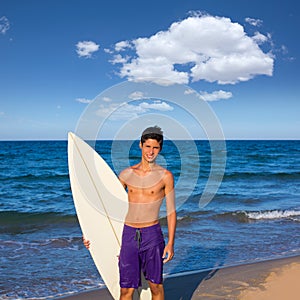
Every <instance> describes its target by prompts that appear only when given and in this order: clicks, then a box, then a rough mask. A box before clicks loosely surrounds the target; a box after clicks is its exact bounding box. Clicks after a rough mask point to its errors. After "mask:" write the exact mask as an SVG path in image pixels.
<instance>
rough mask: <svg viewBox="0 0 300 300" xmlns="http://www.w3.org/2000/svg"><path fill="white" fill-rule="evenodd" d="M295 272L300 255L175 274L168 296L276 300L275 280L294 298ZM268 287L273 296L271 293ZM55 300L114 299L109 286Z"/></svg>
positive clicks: (169, 299)
mask: <svg viewBox="0 0 300 300" xmlns="http://www.w3.org/2000/svg"><path fill="white" fill-rule="evenodd" d="M295 272H300V255H299V256H291V257H286V258H277V259H270V260H266V261H259V262H254V263H249V264H244V265H235V266H226V267H221V268H215V269H209V270H201V271H191V272H184V273H179V274H172V275H168V276H166V277H165V278H164V287H165V299H166V300H177V299H178V300H179V299H186V300H188V299H193V300H200V299H201V300H217V299H222V300H250V299H257V300H258V299H261V300H269V299H270V300H271V299H272V300H275V299H276V296H275V298H274V293H273V291H272V288H274V285H275V284H274V282H276V288H277V289H280V290H281V291H283V292H284V291H285V290H286V289H288V293H289V294H285V296H284V299H286V300H294V299H296V297H298V296H299V292H298V290H297V289H300V287H298V286H299V285H298V286H297V285H292V286H287V283H286V282H287V279H288V282H290V281H291V279H290V278H293V276H294V274H298V273H295ZM297 278H298V277H297ZM295 280H296V279H295ZM280 284H281V285H280ZM269 290H270V293H271V294H270V295H271V296H268V293H269ZM275 293H276V292H275ZM275 295H276V294H275ZM260 297H263V298H260ZM54 299H57V300H58V299H65V300H87V299H89V300H94V299H101V300H112V299H113V298H112V297H111V295H110V293H109V291H108V290H107V288H101V289H92V290H87V291H83V292H79V293H74V294H71V295H65V296H61V297H58V298H54ZM278 299H282V298H278Z"/></svg>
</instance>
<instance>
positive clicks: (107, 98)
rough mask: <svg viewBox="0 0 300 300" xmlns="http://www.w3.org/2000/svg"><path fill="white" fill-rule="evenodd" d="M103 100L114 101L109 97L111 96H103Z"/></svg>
mask: <svg viewBox="0 0 300 300" xmlns="http://www.w3.org/2000/svg"><path fill="white" fill-rule="evenodd" d="M102 100H103V101H104V102H111V101H112V99H111V98H109V97H103V98H102Z"/></svg>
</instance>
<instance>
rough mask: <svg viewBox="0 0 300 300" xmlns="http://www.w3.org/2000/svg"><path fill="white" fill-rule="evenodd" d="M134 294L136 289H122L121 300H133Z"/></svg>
mask: <svg viewBox="0 0 300 300" xmlns="http://www.w3.org/2000/svg"><path fill="white" fill-rule="evenodd" d="M133 293H134V288H121V297H120V299H131V298H132V296H133Z"/></svg>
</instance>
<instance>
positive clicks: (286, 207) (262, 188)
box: [0, 140, 300, 299]
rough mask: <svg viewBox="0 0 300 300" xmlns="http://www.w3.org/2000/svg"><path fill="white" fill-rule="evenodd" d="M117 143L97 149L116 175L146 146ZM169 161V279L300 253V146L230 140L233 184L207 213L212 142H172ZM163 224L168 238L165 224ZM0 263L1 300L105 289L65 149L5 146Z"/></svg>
mask: <svg viewBox="0 0 300 300" xmlns="http://www.w3.org/2000/svg"><path fill="white" fill-rule="evenodd" d="M118 143H119V144H118V147H116V144H114V143H112V141H98V142H97V144H96V150H97V151H98V152H99V153H101V155H102V156H103V158H104V159H105V160H106V161H107V162H108V163H109V164H110V165H111V167H112V168H113V169H114V170H115V171H116V172H119V169H120V168H122V167H123V166H124V167H125V166H126V165H128V164H134V163H136V162H138V161H139V155H140V153H139V149H138V142H137V141H135V142H134V143H132V142H128V141H120V142H118ZM122 143H123V144H122ZM128 143H130V145H131V146H130V151H129V152H128V151H127V150H126V151H125V150H124V149H128ZM113 145H114V147H112V146H113ZM191 145H193V147H192V146H191ZM195 145H196V149H197V152H196V153H195V151H194V150H193V151H192V150H191V149H194V148H195V147H194V146H195ZM179 146H180V147H179ZM112 149H113V151H114V152H116V153H114V155H112ZM117 149H118V150H117ZM178 149H180V150H178ZM182 149H183V150H182ZM123 150H124V151H123ZM122 151H123V152H122ZM128 153H129V154H128ZM161 157H162V158H161V161H162V163H163V164H164V166H165V167H167V168H168V169H169V170H170V171H172V172H173V174H174V177H175V183H176V198H177V200H178V203H180V205H178V209H177V213H178V226H177V232H176V244H175V257H174V259H173V261H171V262H169V263H168V264H166V265H165V269H164V273H165V274H173V273H179V272H185V271H193V270H204V269H210V268H218V267H224V266H231V265H239V264H245V263H250V262H257V261H261V260H268V259H273V258H281V257H289V256H294V255H300V141H231V140H230V141H226V168H225V173H224V177H223V180H222V182H221V184H220V187H219V189H218V191H217V193H216V194H215V196H214V197H213V199H212V200H211V201H210V202H209V204H208V205H206V206H204V207H199V199H200V196H201V193H202V192H203V189H204V187H205V184H206V182H207V180H208V176H209V173H210V168H211V161H212V159H211V151H210V146H209V143H208V142H207V141H176V143H173V142H171V141H166V142H165V144H164V148H163V150H162V153H161ZM199 158H200V168H197V162H199ZM187 162H188V163H187ZM183 164H184V165H183ZM183 171H184V172H185V173H186V174H185V176H183V174H182V173H183ZM195 177H196V182H195V180H191V178H195ZM179 182H180V184H179ZM161 224H162V228H163V232H164V233H165V234H166V233H167V228H166V220H165V218H164V217H162V218H161ZM103 247H105V242H104V243H103ZM0 259H1V262H0V268H1V272H0V299H51V298H53V297H58V296H62V295H67V294H70V293H74V292H79V291H84V290H87V289H93V288H98V287H102V286H103V285H104V283H103V281H102V279H101V277H100V275H99V274H98V272H97V270H96V268H95V266H94V264H93V261H92V259H91V257H90V255H89V252H88V250H86V249H85V247H84V246H83V244H82V240H81V231H80V227H79V225H78V221H77V218H76V212H75V209H74V205H73V199H72V193H71V189H70V182H69V176H68V161H67V142H66V141H8V142H5V141H2V142H0Z"/></svg>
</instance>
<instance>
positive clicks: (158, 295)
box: [148, 281, 164, 300]
mask: <svg viewBox="0 0 300 300" xmlns="http://www.w3.org/2000/svg"><path fill="white" fill-rule="evenodd" d="M148 283H149V287H150V290H151V294H152V300H164V287H163V284H162V283H160V284H157V283H153V282H151V281H148Z"/></svg>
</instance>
